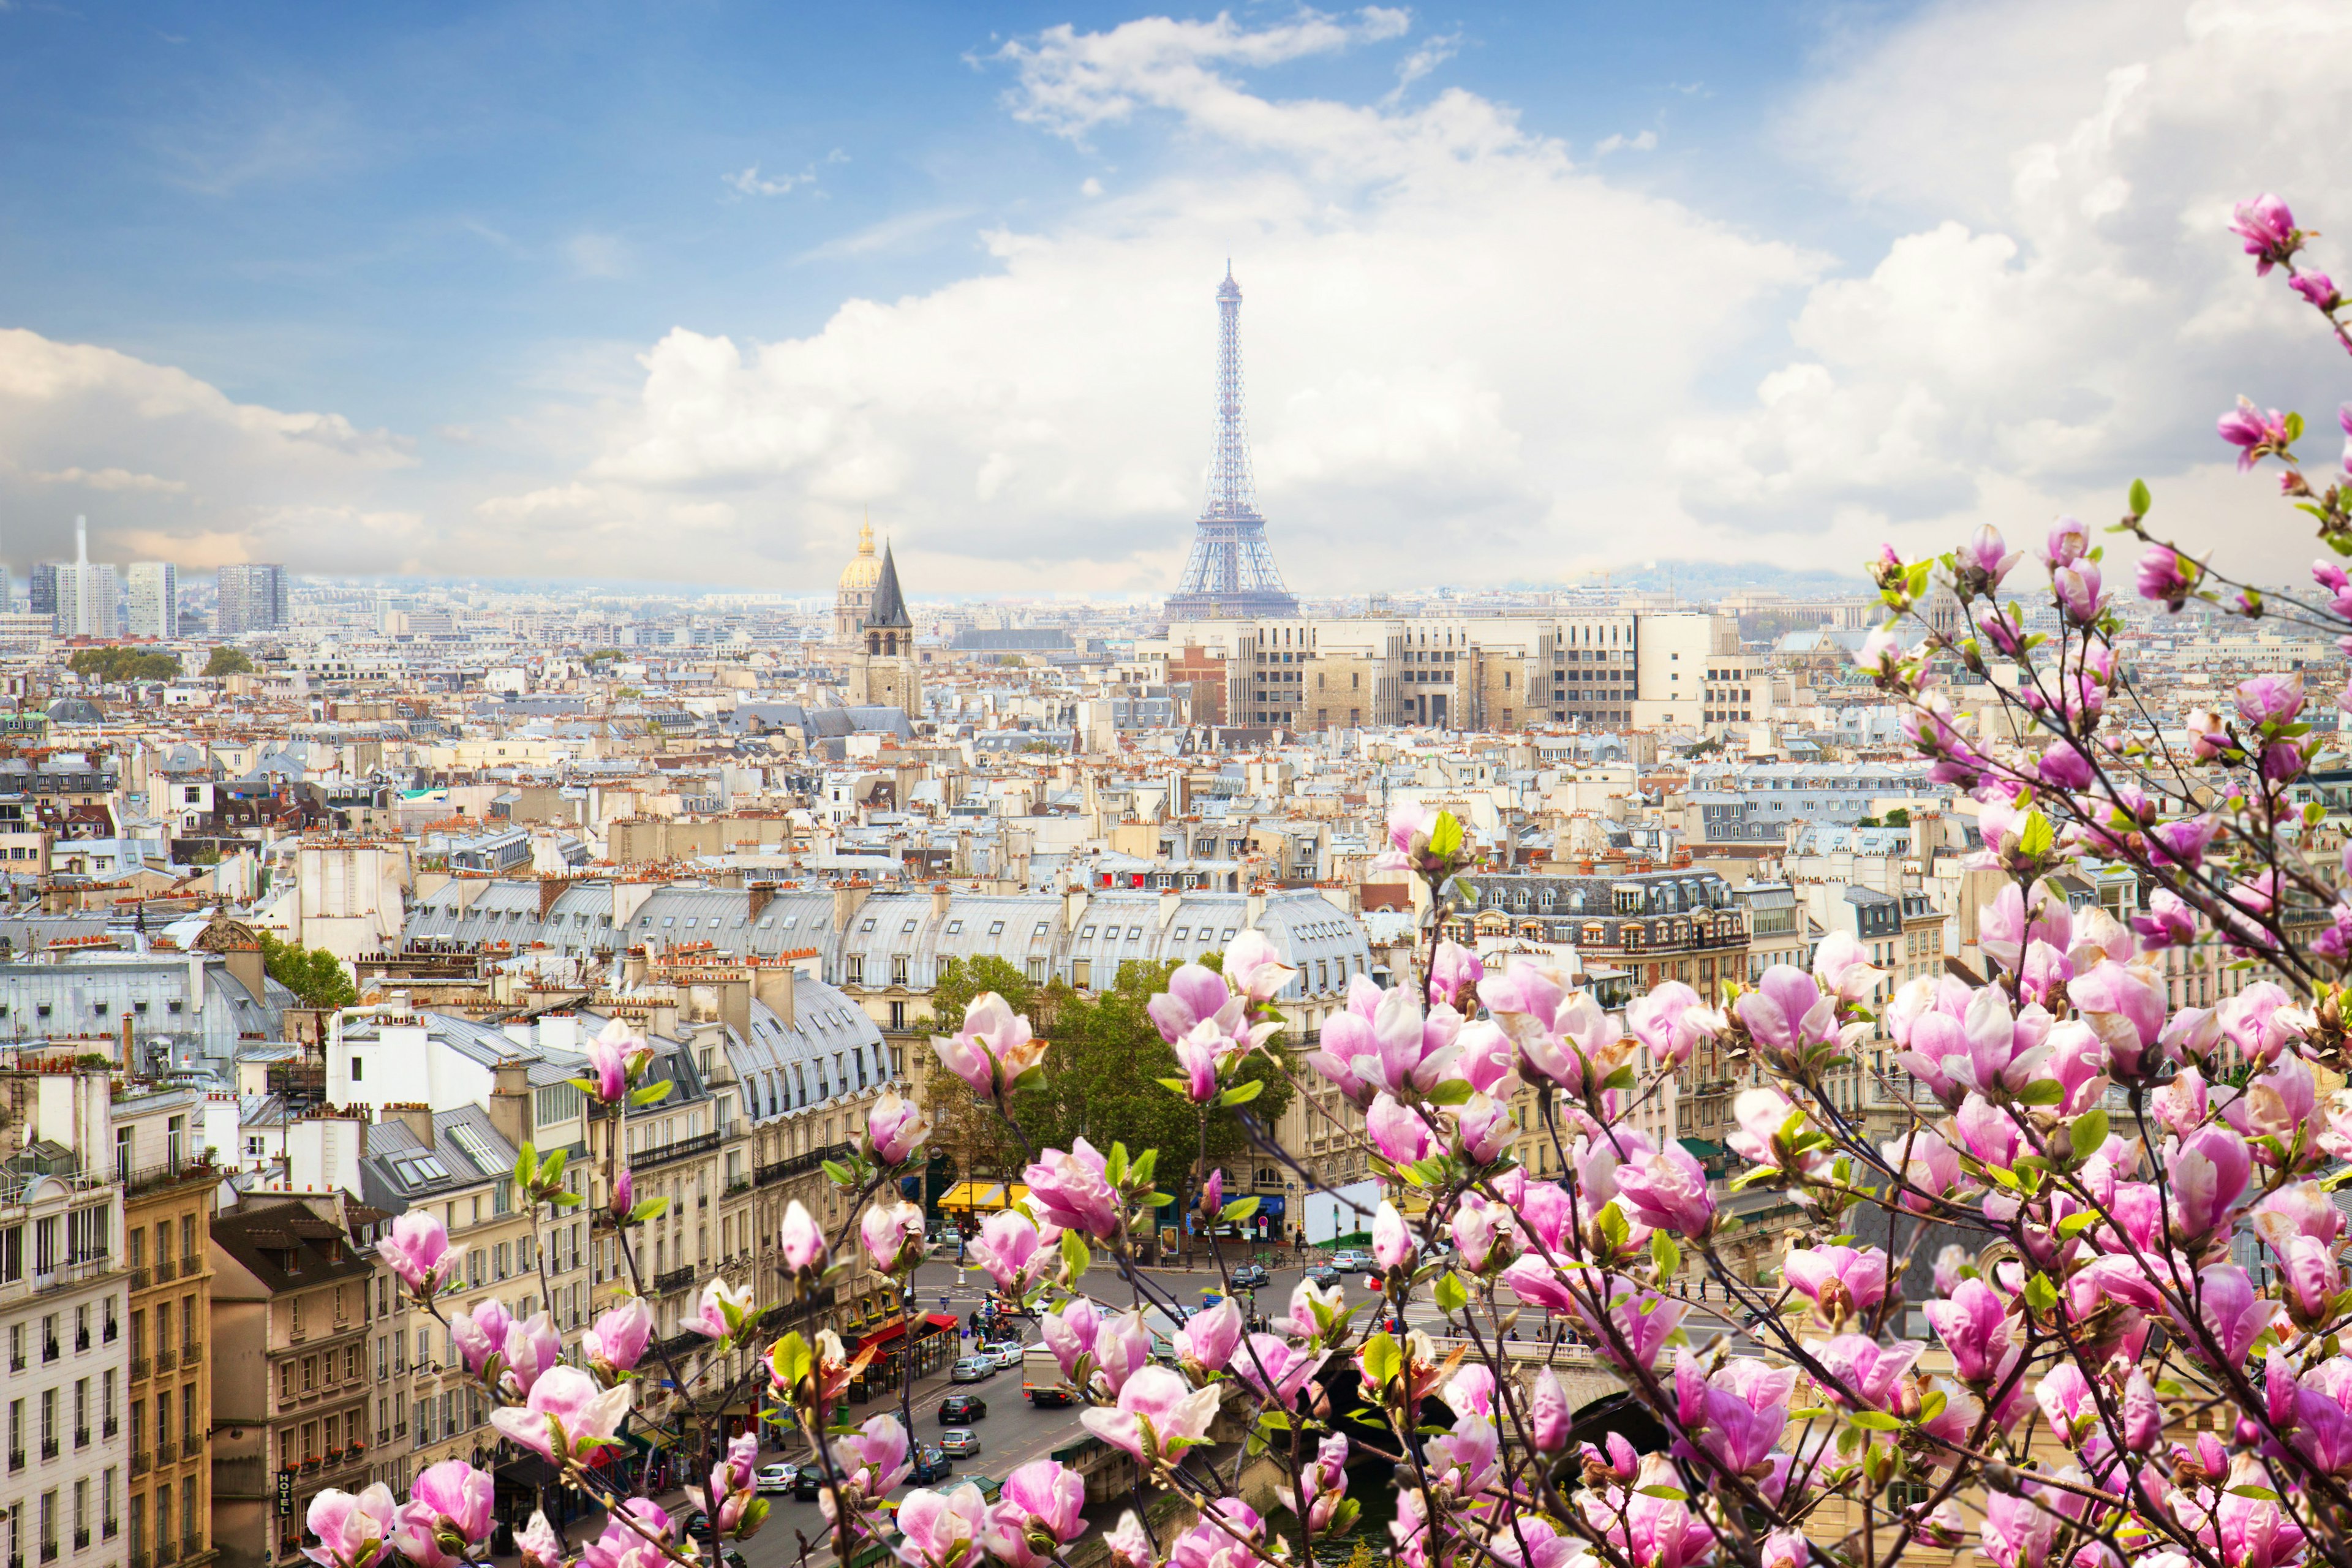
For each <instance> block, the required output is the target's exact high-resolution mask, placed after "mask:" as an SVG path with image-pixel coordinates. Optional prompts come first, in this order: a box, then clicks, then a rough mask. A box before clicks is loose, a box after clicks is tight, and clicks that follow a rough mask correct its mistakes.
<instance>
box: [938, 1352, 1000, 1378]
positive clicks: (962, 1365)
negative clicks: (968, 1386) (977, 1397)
mask: <svg viewBox="0 0 2352 1568" xmlns="http://www.w3.org/2000/svg"><path fill="white" fill-rule="evenodd" d="M995 1375H996V1358H995V1357H994V1356H992V1355H968V1356H966V1357H964V1358H963V1359H962V1360H961V1361H960V1362H958V1363H955V1365H953V1366H951V1367H950V1368H949V1369H948V1381H949V1382H950V1383H986V1382H987V1381H988V1380H989V1379H990V1378H992V1377H994V1376H995Z"/></svg>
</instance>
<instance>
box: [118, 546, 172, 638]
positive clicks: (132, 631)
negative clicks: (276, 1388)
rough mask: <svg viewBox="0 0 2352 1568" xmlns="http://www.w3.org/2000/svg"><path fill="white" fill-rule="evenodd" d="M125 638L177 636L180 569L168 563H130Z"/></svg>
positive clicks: (124, 625) (124, 622)
mask: <svg viewBox="0 0 2352 1568" xmlns="http://www.w3.org/2000/svg"><path fill="white" fill-rule="evenodd" d="M127 586H128V588H129V594H128V604H127V613H126V614H125V615H124V616H123V626H122V629H123V632H124V633H125V635H127V636H130V637H178V636H179V635H180V569H179V568H178V567H177V566H174V565H173V564H172V563H170V562H169V561H134V562H132V563H131V571H130V573H129V581H128V584H127Z"/></svg>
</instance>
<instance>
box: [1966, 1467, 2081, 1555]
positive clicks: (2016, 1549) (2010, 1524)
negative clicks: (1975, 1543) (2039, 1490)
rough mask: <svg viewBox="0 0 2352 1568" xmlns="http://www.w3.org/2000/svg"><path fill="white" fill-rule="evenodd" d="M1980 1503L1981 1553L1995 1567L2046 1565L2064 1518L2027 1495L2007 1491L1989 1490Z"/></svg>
mask: <svg viewBox="0 0 2352 1568" xmlns="http://www.w3.org/2000/svg"><path fill="white" fill-rule="evenodd" d="M2025 1484H2027V1485H2029V1486H2030V1485H2032V1483H2031V1482H2027V1483H2025ZM1984 1506H1985V1515H1984V1524H1983V1526H1982V1527H1981V1528H1982V1536H1981V1539H1982V1541H1983V1543H1984V1554H1985V1555H1986V1556H1987V1557H1990V1558H1991V1559H1992V1561H1993V1563H1995V1565H1996V1568H2048V1565H2049V1563H2050V1549H2051V1548H2052V1547H2053V1546H2054V1545H2056V1544H2057V1542H2058V1530H2059V1527H2060V1526H2061V1525H2063V1524H2064V1523H2065V1522H2066V1521H2065V1520H2064V1519H2063V1518H2062V1517H2061V1516H2059V1515H2058V1514H2056V1513H2053V1512H2052V1511H2051V1510H2048V1509H2045V1508H2043V1507H2042V1505H2041V1504H2039V1503H2037V1502H2035V1501H2034V1500H2032V1498H2030V1497H2022V1496H2018V1495H2016V1494H2013V1493H2010V1492H2000V1491H1997V1492H1993V1493H1990V1495H1988V1496H1987V1497H1986V1499H1985V1505H1984Z"/></svg>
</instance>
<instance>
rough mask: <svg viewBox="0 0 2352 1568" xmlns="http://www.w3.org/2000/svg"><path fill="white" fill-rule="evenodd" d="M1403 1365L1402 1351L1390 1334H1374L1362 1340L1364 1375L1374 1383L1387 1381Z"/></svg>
mask: <svg viewBox="0 0 2352 1568" xmlns="http://www.w3.org/2000/svg"><path fill="white" fill-rule="evenodd" d="M1403 1366H1404V1353H1403V1352H1402V1351H1400V1350H1398V1349H1397V1342H1396V1340H1395V1338H1394V1337H1393V1336H1392V1335H1389V1334H1374V1335H1373V1336H1372V1337H1371V1338H1370V1339H1369V1340H1367V1341H1365V1342H1364V1375H1366V1376H1367V1377H1369V1378H1370V1379H1371V1380H1372V1381H1373V1382H1374V1383H1386V1382H1388V1381H1389V1380H1390V1379H1391V1378H1392V1377H1394V1376H1396V1374H1397V1373H1398V1372H1400V1371H1401V1370H1402V1368H1403Z"/></svg>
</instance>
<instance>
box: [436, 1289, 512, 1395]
mask: <svg viewBox="0 0 2352 1568" xmlns="http://www.w3.org/2000/svg"><path fill="white" fill-rule="evenodd" d="M513 1326H514V1314H513V1313H511V1312H509V1311H508V1310H507V1304H506V1303H505V1302H504V1301H498V1300H482V1301H477V1302H475V1303H474V1308H473V1310H472V1311H470V1312H460V1313H457V1314H456V1315H455V1316H453V1317H452V1318H451V1319H450V1320H449V1338H450V1339H451V1340H453V1341H455V1342H456V1343H457V1357H458V1359H459V1360H460V1361H462V1362H464V1363H466V1370H467V1372H468V1373H472V1374H473V1375H474V1376H476V1377H479V1376H481V1375H482V1369H483V1368H484V1367H486V1366H488V1365H489V1363H490V1358H491V1357H492V1356H494V1355H498V1354H499V1353H501V1352H504V1351H505V1349H506V1344H507V1331H508V1330H509V1329H510V1328H512V1327H513Z"/></svg>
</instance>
